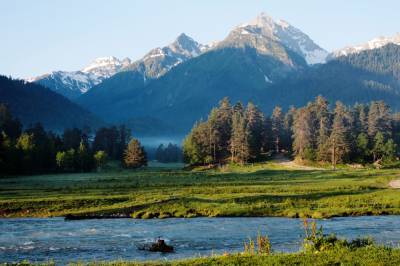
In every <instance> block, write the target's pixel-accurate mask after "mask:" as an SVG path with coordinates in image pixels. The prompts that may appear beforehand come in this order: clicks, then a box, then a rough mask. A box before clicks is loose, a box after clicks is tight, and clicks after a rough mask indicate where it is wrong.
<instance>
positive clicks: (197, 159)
mask: <svg viewBox="0 0 400 266" xmlns="http://www.w3.org/2000/svg"><path fill="white" fill-rule="evenodd" d="M209 133H210V130H209V125H208V123H207V122H202V121H200V122H198V123H196V124H195V125H194V126H193V128H192V130H191V131H190V133H189V135H188V136H187V137H186V138H185V139H184V141H183V160H184V162H186V163H189V164H191V165H196V164H206V163H212V161H213V157H212V154H213V153H212V145H210V137H209ZM210 147H211V148H210Z"/></svg>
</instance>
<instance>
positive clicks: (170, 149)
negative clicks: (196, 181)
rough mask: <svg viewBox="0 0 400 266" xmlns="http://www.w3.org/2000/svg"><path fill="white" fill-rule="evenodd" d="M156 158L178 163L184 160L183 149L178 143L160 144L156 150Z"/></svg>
mask: <svg viewBox="0 0 400 266" xmlns="http://www.w3.org/2000/svg"><path fill="white" fill-rule="evenodd" d="M155 158H156V160H157V161H158V162H161V163H176V162H180V161H182V150H181V149H180V148H179V147H178V145H176V144H172V143H168V145H164V144H160V145H159V146H158V148H157V150H156V153H155Z"/></svg>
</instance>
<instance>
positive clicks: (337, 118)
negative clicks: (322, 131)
mask: <svg viewBox="0 0 400 266" xmlns="http://www.w3.org/2000/svg"><path fill="white" fill-rule="evenodd" d="M350 123H351V119H350V114H349V113H348V111H347V108H346V107H345V106H344V105H343V104H342V103H341V102H337V103H336V107H335V111H334V119H333V125H332V132H331V135H330V138H329V139H330V146H331V148H330V152H331V162H332V166H333V168H334V169H336V164H337V163H338V162H342V161H344V160H345V157H346V155H347V154H348V153H349V151H350V143H349V134H350Z"/></svg>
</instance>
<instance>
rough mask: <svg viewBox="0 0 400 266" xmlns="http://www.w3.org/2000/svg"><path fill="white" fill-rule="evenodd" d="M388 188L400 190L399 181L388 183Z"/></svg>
mask: <svg viewBox="0 0 400 266" xmlns="http://www.w3.org/2000/svg"><path fill="white" fill-rule="evenodd" d="M389 187H391V188H400V179H396V180H392V181H390V183H389Z"/></svg>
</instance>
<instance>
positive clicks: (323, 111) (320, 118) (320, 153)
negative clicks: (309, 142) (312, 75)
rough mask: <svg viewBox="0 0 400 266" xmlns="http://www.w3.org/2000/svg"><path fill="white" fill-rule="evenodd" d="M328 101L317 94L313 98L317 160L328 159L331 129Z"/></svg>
mask: <svg viewBox="0 0 400 266" xmlns="http://www.w3.org/2000/svg"><path fill="white" fill-rule="evenodd" d="M328 105H329V103H328V101H327V100H326V99H324V98H323V97H322V96H318V97H317V98H316V100H315V108H316V118H317V120H316V127H317V128H318V133H317V154H316V155H317V160H318V161H328V160H329V149H328V148H329V135H330V131H331V118H330V113H329V108H328Z"/></svg>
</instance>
